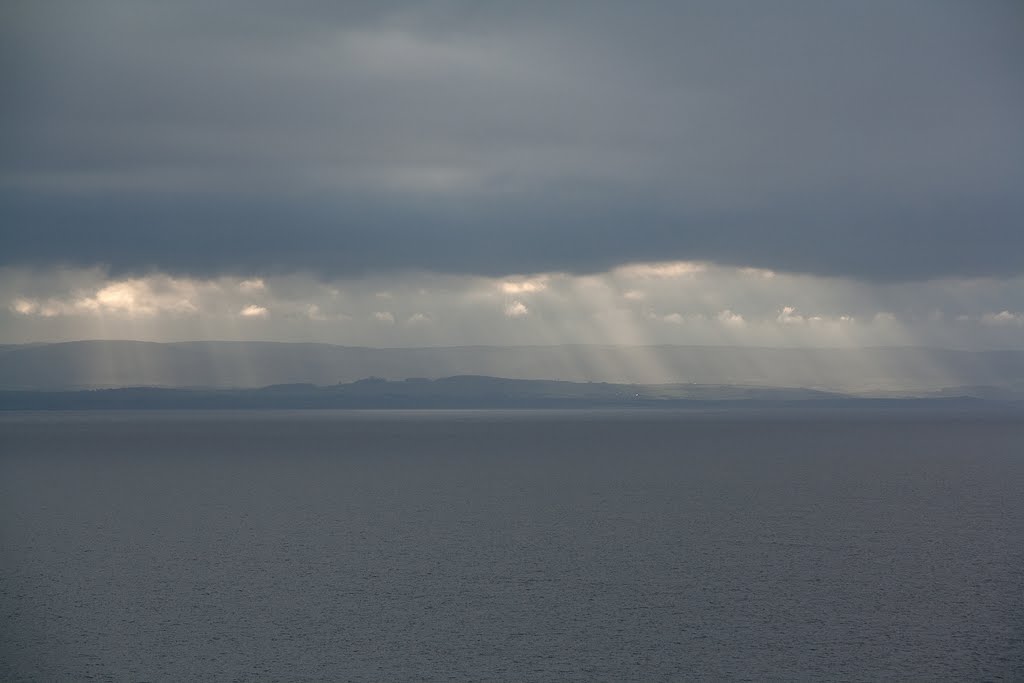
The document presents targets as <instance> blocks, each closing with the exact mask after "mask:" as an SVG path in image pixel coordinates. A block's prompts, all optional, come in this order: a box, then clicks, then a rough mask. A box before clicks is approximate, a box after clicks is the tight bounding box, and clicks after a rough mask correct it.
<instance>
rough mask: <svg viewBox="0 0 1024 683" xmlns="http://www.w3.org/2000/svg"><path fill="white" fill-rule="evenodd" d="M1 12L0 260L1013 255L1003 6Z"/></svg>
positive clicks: (1017, 220) (1005, 267)
mask: <svg viewBox="0 0 1024 683" xmlns="http://www.w3.org/2000/svg"><path fill="white" fill-rule="evenodd" d="M339 5H340V6H341V7H339ZM2 11H3V17H2V22H0V23H2V25H3V29H2V31H3V36H2V44H3V45H4V47H3V48H2V50H3V53H2V57H0V58H2V60H3V62H2V64H3V66H2V79H3V83H2V86H3V92H4V93H5V94H6V96H5V100H6V104H5V106H4V107H3V108H2V110H0V135H2V149H3V150H4V151H3V155H2V159H0V261H2V263H4V264H34V265H48V264H55V263H72V264H86V265H87V264H93V263H102V264H109V265H110V266H111V267H112V268H114V269H115V271H138V270H146V269H149V268H157V269H161V270H165V271H170V272H190V273H199V274H210V273H218V272H226V271H238V272H253V271H289V270H315V271H322V272H324V273H328V274H331V273H334V274H337V273H341V274H344V273H358V272H367V271H376V270H385V269H396V268H414V269H426V270H437V271H446V272H464V273H483V274H501V273H508V272H531V271H542V270H567V271H592V270H602V269H605V268H607V267H609V266H611V265H614V264H617V263H622V262H624V261H632V260H650V259H689V260H694V259H702V260H712V261H718V262H722V263H727V264H738V265H751V266H758V267H765V268H773V269H779V270H795V271H806V272H813V273H818V274H841V275H852V276H855V277H859V278H865V279H886V280H888V279H916V278H927V277H933V276H942V275H1005V274H1013V273H1020V272H1024V259H1022V258H1020V254H1022V253H1024V192H1022V191H1021V190H1022V188H1024V128H1022V127H1021V126H1020V121H1022V120H1024V79H1021V77H1020V76H1021V74H1022V73H1024V40H1022V38H1024V10H1022V9H1021V8H1020V5H1019V4H1018V3H1013V2H1007V3H996V2H992V3H969V2H962V3H944V2H921V3H915V2H901V3H883V2H877V3H871V2H869V3H811V2H808V3H773V4H772V5H771V6H768V5H755V4H752V3H735V4H733V3H728V2H726V3H720V2H716V3H707V4H705V5H694V4H689V3H688V4H686V6H685V8H681V4H680V3H658V2H649V3H639V4H636V3H631V4H629V5H628V6H627V5H625V4H623V3H601V2H586V3H557V4H553V3H500V4H499V3H487V4H486V5H484V4H481V3H469V2H467V3H463V2H427V3H401V2H390V3H381V2H373V3H366V4H360V3H290V4H288V5H283V4H272V3H266V4H262V3H238V4H233V3H228V2H221V3H215V4H210V3H194V4H190V3H146V2H139V1H133V2H123V3H116V2H100V3H67V4H61V3H30V2H24V3H7V4H6V5H5V6H4V9H3V10H2Z"/></svg>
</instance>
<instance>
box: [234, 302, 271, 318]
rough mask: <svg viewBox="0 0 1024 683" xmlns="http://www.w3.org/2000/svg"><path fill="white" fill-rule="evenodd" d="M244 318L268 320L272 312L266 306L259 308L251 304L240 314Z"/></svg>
mask: <svg viewBox="0 0 1024 683" xmlns="http://www.w3.org/2000/svg"><path fill="white" fill-rule="evenodd" d="M238 314H239V315H240V316H242V317H243V318H266V317H267V316H268V315H270V311H268V310H267V307H266V306H257V305H256V304H249V305H248V306H246V307H245V308H243V309H242V310H241V311H239V313H238Z"/></svg>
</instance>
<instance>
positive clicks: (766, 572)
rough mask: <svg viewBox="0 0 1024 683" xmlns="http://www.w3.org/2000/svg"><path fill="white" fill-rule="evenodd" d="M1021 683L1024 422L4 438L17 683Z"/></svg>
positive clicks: (401, 428) (652, 421)
mask: <svg viewBox="0 0 1024 683" xmlns="http://www.w3.org/2000/svg"><path fill="white" fill-rule="evenodd" d="M702 679H709V680H752V681H761V680H850V681H860V680H920V681H938V680H1018V681H1019V680H1024V421H1022V420H1020V418H1019V417H1018V418H1010V417H1002V418H997V417H992V418H984V417H977V416H976V417H970V418H967V417H964V418H950V417H948V416H947V417H944V418H941V419H938V418H932V419H930V418H928V417H922V416H914V417H905V418H896V417H890V418H878V417H874V418H871V417H863V416H862V417H849V418H839V417H828V416H823V417H815V418H799V417H793V416H789V417H767V416H761V417H758V416H749V415H745V416H737V415H733V416H728V415H722V414H709V413H680V412H642V411H637V412H621V411H620V412H612V411H608V412H602V411H596V412H586V411H578V412H546V413H541V412H527V411H523V412H487V411H482V412H472V411H439V412H386V413H383V412H349V413H345V412H238V413H220V412H208V413H196V412H166V413H164V412H160V413H151V412H136V413H92V414H86V413H77V414H76V413H63V414H61V413H53V414H41V413H38V414H25V413H22V414H7V415H0V680H4V681H18V680H42V681H49V680H75V681H78V680H115V681H122V680H124V681H184V680H207V681H212V680H224V681H232V680H246V681H248V680H302V681H319V680H337V681H343V680H353V681H406V680H455V681H464V680H465V681H468V680H488V681H530V680H538V681H562V680H603V681H626V680H630V681H659V680H665V681H677V680H702Z"/></svg>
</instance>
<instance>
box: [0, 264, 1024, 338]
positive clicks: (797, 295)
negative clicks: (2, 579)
mask: <svg viewBox="0 0 1024 683" xmlns="http://www.w3.org/2000/svg"><path fill="white" fill-rule="evenodd" d="M0 295H2V296H3V297H4V298H5V300H6V303H7V306H6V309H5V310H4V311H3V312H2V313H0V321H2V325H0V329H2V330H3V332H2V336H0V342H2V343H26V342H32V341H48V342H53V341H71V340H77V339H82V338H103V339H112V338H131V339H139V340H147V341H180V340H188V339H210V340H213V339H225V340H235V339H242V340H244V339H260V340H267V341H313V342H324V343H337V344H348V345H366V346H452V345H472V344H487V345H501V344H630V345H645V344H710V345H719V344H722V345H737V346H830V347H831V346H839V347H858V346H890V345H897V346H906V345H931V346H940V347H948V348H966V349H998V348H1008V349H1017V348H1024V312H1022V311H1021V310H1019V309H1017V308H1015V307H1014V303H1015V302H1019V301H1021V300H1022V299H1024V277H1018V278H1003V279H994V278H974V279H944V280H932V281H926V282H904V283H875V284H871V283H865V282H861V281H857V280H852V279H845V278H823V277H819V276H812V275H798V274H791V273H780V272H775V271H771V270H765V269H756V268H732V267H724V266H717V265H714V264H709V263H698V262H687V261H672V262H654V263H633V264H627V265H623V266H620V267H618V268H614V269H611V270H609V271H606V272H602V273H594V274H589V275H573V274H568V273H536V274H531V275H510V276H507V277H501V278H492V277H480V276H464V275H451V274H448V275H444V274H436V273H389V274H381V275H378V276H370V277H361V278H350V279H323V278H318V277H315V276H312V275H309V274H302V273H293V274H290V275H283V276H264V277H258V276H245V277H240V276H227V275H225V276H220V277H216V278H199V277H188V276H170V275H167V274H161V273H154V274H149V275H144V276H132V277H116V276H112V275H111V274H110V273H109V271H106V270H104V269H102V268H90V269H68V268H64V269H56V270H54V269H46V270H32V269H24V268H2V269H0Z"/></svg>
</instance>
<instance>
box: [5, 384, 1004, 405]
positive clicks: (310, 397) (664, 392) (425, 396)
mask: <svg viewBox="0 0 1024 683" xmlns="http://www.w3.org/2000/svg"><path fill="white" fill-rule="evenodd" d="M612 407H614V408H629V407H640V408H696V409H706V408H719V409H722V408H725V409H731V410H737V409H740V410H742V409H762V410H764V409H771V410H779V409H781V410H788V409H794V408H796V409H800V410H803V411H806V410H819V411H820V410H842V411H844V412H857V411H863V410H885V411H887V412H888V411H893V410H900V411H906V410H912V409H922V408H923V409H927V410H930V411H935V410H955V411H961V412H962V411H991V410H1004V411H1005V410H1014V411H1024V401H984V400H980V399H973V398H969V397H963V396H958V397H935V398H923V399H896V398H856V397H850V396H844V395H842V394H835V393H829V392H822V391H814V390H811V389H792V388H769V387H744V386H710V385H694V384H654V385H651V384H608V383H603V382H602V383H579V382H563V381H553V380H520V379H503V378H498V377H480V376H457V377H445V378H441V379H436V380H429V379H407V380H405V381H388V380H384V379H380V378H368V379H362V380H358V381H356V382H351V383H347V384H336V385H332V386H316V385H313V384H277V385H272V386H268V387H262V388H259V389H172V388H158V387H129V388H121V389H90V390H78V391H31V390H22V391H17V390H15V391H10V390H8V391H0V410H97V409H117V410H129V409H246V408H247V409H259V408H262V409H270V408H276V409H307V408H377V409H381V408H612Z"/></svg>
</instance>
